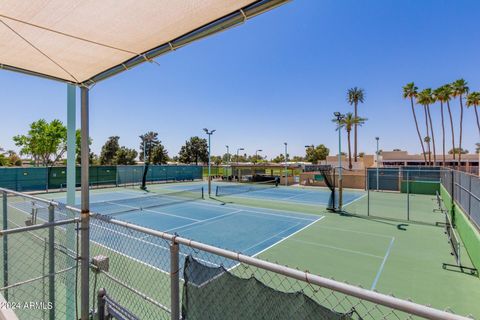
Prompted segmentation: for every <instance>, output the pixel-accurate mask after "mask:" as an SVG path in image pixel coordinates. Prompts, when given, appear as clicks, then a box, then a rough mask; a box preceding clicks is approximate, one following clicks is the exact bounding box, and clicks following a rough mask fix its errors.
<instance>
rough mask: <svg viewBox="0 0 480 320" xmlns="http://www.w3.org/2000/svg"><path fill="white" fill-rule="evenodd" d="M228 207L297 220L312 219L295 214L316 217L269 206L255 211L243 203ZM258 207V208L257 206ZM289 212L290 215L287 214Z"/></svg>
mask: <svg viewBox="0 0 480 320" xmlns="http://www.w3.org/2000/svg"><path fill="white" fill-rule="evenodd" d="M195 204H196V205H197V204H198V205H201V206H206V207H215V208H218V204H215V205H214V204H210V203H206V202H200V201H199V202H195ZM229 207H230V208H243V211H248V212H253V213H259V214H265V215H272V216H280V217H284V218H291V219H299V220H307V221H312V219H309V218H303V217H297V215H303V216H311V217H318V215H317V214H309V213H303V212H292V211H284V210H279V209H271V208H261V209H262V210H265V211H267V212H265V211H256V210H254V209H255V208H254V207H249V206H245V205H239V204H234V205H230V206H229ZM257 209H258V208H257ZM268 211H276V212H282V213H284V214H277V213H270V212H268ZM289 214H290V215H289Z"/></svg>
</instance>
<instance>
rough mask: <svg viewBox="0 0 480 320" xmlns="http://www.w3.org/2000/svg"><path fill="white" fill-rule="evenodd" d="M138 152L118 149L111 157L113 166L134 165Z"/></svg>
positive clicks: (124, 148) (122, 148) (125, 148)
mask: <svg viewBox="0 0 480 320" xmlns="http://www.w3.org/2000/svg"><path fill="white" fill-rule="evenodd" d="M137 155H138V152H137V151H136V150H135V149H129V148H127V147H120V148H119V149H118V150H117V152H116V153H115V156H114V157H113V164H115V165H133V164H135V163H136V161H135V158H137Z"/></svg>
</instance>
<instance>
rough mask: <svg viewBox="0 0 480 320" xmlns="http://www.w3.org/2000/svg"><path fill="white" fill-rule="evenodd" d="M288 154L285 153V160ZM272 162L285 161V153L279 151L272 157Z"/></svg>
mask: <svg viewBox="0 0 480 320" xmlns="http://www.w3.org/2000/svg"><path fill="white" fill-rule="evenodd" d="M288 157H289V154H288V153H287V160H288ZM272 162H275V163H282V162H285V155H284V154H283V153H280V154H279V155H278V156H276V157H275V158H273V159H272Z"/></svg>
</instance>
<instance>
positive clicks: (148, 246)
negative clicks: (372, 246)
mask: <svg viewBox="0 0 480 320" xmlns="http://www.w3.org/2000/svg"><path fill="white" fill-rule="evenodd" d="M0 192H1V193H2V195H3V197H2V198H3V199H2V201H3V206H2V207H1V208H2V212H1V213H2V214H1V215H0V216H1V217H2V221H3V226H4V227H3V230H2V232H0V238H1V239H2V241H3V244H4V246H5V243H6V244H7V248H8V250H7V253H6V254H5V252H4V256H3V259H2V266H3V272H2V277H1V278H2V282H1V288H0V292H1V293H2V294H3V295H4V297H5V298H6V299H7V301H12V302H13V301H17V300H22V301H46V300H48V302H52V303H53V305H54V311H51V309H48V308H45V309H41V310H25V309H19V310H15V311H16V313H17V316H18V317H19V318H20V319H47V318H49V319H59V318H63V319H74V318H78V311H77V309H78V306H79V304H78V302H77V298H78V297H79V292H78V290H77V288H80V284H81V283H85V281H88V283H89V286H90V290H89V291H90V301H91V303H90V311H91V312H95V310H98V306H97V304H98V303H103V302H106V303H105V304H106V305H112V304H113V305H118V306H122V308H121V309H120V310H122V312H124V313H125V314H131V315H135V316H136V317H137V318H139V319H175V320H178V319H181V317H182V314H183V315H185V314H187V313H188V314H189V319H195V318H201V317H202V315H203V316H204V314H202V313H203V312H208V313H212V314H213V313H215V312H216V311H218V312H219V313H220V314H228V313H232V312H235V311H236V310H233V309H232V308H231V303H235V302H236V301H238V300H240V301H241V303H242V305H244V306H245V308H250V307H251V306H252V305H256V308H260V309H261V310H264V311H268V313H269V314H270V315H275V314H276V313H275V312H277V309H278V305H274V304H271V302H270V304H269V301H270V300H269V299H271V298H272V299H273V297H274V296H277V298H279V299H282V301H283V305H284V306H288V305H289V304H292V307H293V306H294V305H293V303H294V302H293V300H292V298H293V297H296V298H299V297H300V300H301V301H303V303H306V304H309V305H310V306H311V305H312V304H314V305H315V307H321V308H322V310H325V312H327V311H328V312H330V313H331V314H336V315H338V319H412V318H415V317H423V318H428V319H454V320H455V319H458V320H461V319H463V320H465V319H467V318H464V317H462V316H459V315H455V314H452V313H449V312H446V311H441V310H437V309H434V308H431V307H427V306H423V305H420V304H416V303H414V302H411V301H406V300H402V299H398V298H395V297H392V296H388V295H385V294H381V293H378V292H374V291H370V290H367V289H363V288H361V287H357V286H353V285H350V284H345V283H342V282H339V281H335V280H332V279H327V278H324V277H321V276H319V275H314V274H311V273H308V272H304V271H300V270H296V269H293V268H289V267H286V266H282V265H279V264H276V263H272V262H268V261H264V260H262V259H259V258H255V257H250V256H247V255H243V254H241V253H237V252H233V251H229V250H225V249H221V248H218V247H215V246H211V245H207V244H204V243H200V242H197V241H193V240H190V239H186V238H183V237H180V236H177V235H174V234H170V233H165V232H161V231H156V230H152V229H149V228H146V227H141V226H138V225H134V224H131V223H128V222H124V221H121V220H117V219H113V218H112V217H108V216H101V215H98V214H92V215H91V217H90V239H89V240H90V257H87V258H88V259H87V261H90V269H91V272H90V277H89V279H83V278H78V276H77V273H76V272H77V270H79V263H80V262H79V261H81V260H82V259H83V258H85V257H82V259H80V257H79V251H78V244H79V243H80V239H79V237H80V233H79V229H78V228H77V227H76V226H77V224H78V221H79V219H81V218H80V215H79V214H80V211H79V210H78V209H76V208H72V207H67V206H64V205H62V204H61V203H57V202H53V201H47V200H44V199H41V198H38V197H34V196H29V195H25V194H22V193H19V192H12V191H10V190H6V189H1V188H0ZM34 218H36V223H35V221H34ZM26 221H27V222H28V223H27V226H25V222H26ZM189 259H195V261H198V262H199V263H201V264H203V265H204V266H205V267H208V268H209V269H208V268H207V269H206V270H207V271H203V272H200V271H195V272H197V274H195V277H196V278H197V279H202V281H201V283H197V284H195V283H193V284H192V283H188V282H187V281H186V278H187V277H188V276H189V273H188V272H192V271H191V270H190V271H189V270H187V269H186V267H185V261H187V260H189ZM208 270H210V271H208ZM224 274H230V275H231V276H233V277H234V278H233V279H234V281H236V282H235V283H237V284H238V283H242V281H249V280H248V279H252V277H253V279H256V280H254V281H255V282H249V285H248V287H249V290H250V291H248V292H247V295H246V296H242V299H240V298H239V295H240V294H241V293H240V292H239V291H238V290H237V289H238V287H235V285H233V286H232V284H231V283H229V282H224V281H226V280H225V278H224V277H222V275H224ZM190 275H191V274H190ZM47 280H49V281H47ZM243 283H245V282H243ZM252 283H253V284H254V285H252ZM15 284H17V285H16V286H12V285H15ZM101 288H105V289H106V292H107V293H108V295H107V296H106V298H105V299H104V300H99V298H98V292H99V290H100V289H101ZM192 290H193V292H194V293H195V294H194V295H190V294H191V292H192ZM212 290H213V291H212ZM103 292H104V291H103ZM187 292H188V295H187ZM255 292H256V293H257V295H255V294H254V293H255ZM265 292H268V293H269V295H260V294H259V293H265ZM47 297H48V298H47ZM187 298H188V300H187ZM42 299H43V300H42ZM50 299H51V300H50ZM243 299H245V300H243ZM52 300H53V301H52ZM102 301H103V302H102ZM295 301H297V302H298V301H299V300H298V299H297V300H295ZM110 309H111V310H115V309H113V308H110ZM110 309H109V310H110ZM107 311H108V310H107ZM112 312H113V311H112ZM195 312H197V313H195ZM283 317H284V318H285V316H283ZM317 317H318V314H316V315H312V317H311V318H308V319H316V318H317ZM281 318H282V317H281V315H279V316H278V319H281Z"/></svg>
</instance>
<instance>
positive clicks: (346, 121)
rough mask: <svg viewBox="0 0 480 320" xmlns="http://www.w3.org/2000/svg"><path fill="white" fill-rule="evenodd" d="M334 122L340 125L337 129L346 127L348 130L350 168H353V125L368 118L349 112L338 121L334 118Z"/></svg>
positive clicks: (359, 124)
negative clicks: (351, 137) (351, 135)
mask: <svg viewBox="0 0 480 320" xmlns="http://www.w3.org/2000/svg"><path fill="white" fill-rule="evenodd" d="M332 121H333V122H335V123H337V125H338V127H337V130H339V129H340V128H345V130H346V131H347V141H348V168H349V169H350V170H351V169H352V167H353V166H352V146H351V139H350V134H351V132H352V127H355V126H361V125H363V124H364V123H365V121H367V119H366V118H360V117H355V116H354V115H353V113H351V112H348V113H347V114H346V115H345V117H344V118H343V119H342V120H340V121H338V120H337V119H333V120H332Z"/></svg>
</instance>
